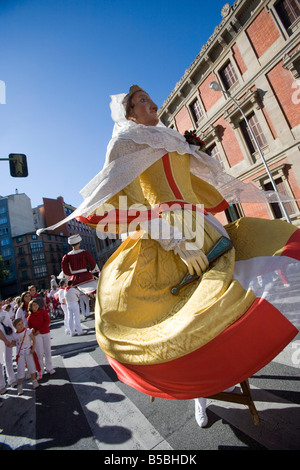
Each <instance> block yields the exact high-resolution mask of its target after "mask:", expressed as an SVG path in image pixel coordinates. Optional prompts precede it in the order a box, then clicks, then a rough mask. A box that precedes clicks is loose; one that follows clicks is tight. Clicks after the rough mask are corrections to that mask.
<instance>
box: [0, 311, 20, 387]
mask: <svg viewBox="0 0 300 470" xmlns="http://www.w3.org/2000/svg"><path fill="white" fill-rule="evenodd" d="M9 329H10V331H9ZM0 330H1V331H2V332H3V333H4V335H5V337H6V339H7V340H8V341H9V342H10V341H12V339H13V332H14V329H13V323H12V321H11V319H10V305H9V304H6V305H5V306H4V309H3V310H2V311H1V312H0ZM4 366H5V371H6V377H7V382H8V385H9V387H15V386H16V385H17V382H16V378H15V373H14V366H13V350H12V348H11V347H8V346H5V352H4Z"/></svg>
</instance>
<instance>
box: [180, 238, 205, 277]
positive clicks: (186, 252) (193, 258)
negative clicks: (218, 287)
mask: <svg viewBox="0 0 300 470" xmlns="http://www.w3.org/2000/svg"><path fill="white" fill-rule="evenodd" d="M188 245H189V247H191V244H188ZM195 248H196V247H195ZM176 252H177V253H178V255H179V256H180V258H181V259H182V261H183V262H184V263H185V264H186V265H187V267H188V270H189V273H190V274H191V275H193V274H194V272H196V273H197V274H198V276H201V274H202V272H204V271H205V270H206V269H207V268H208V266H209V262H208V259H207V257H206V255H205V253H204V252H203V251H202V250H200V249H199V248H196V249H194V250H193V249H187V248H186V242H185V241H182V242H181V243H180V245H179V246H178V247H177V249H176Z"/></svg>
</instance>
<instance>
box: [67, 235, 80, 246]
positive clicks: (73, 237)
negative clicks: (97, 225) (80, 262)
mask: <svg viewBox="0 0 300 470" xmlns="http://www.w3.org/2000/svg"><path fill="white" fill-rule="evenodd" d="M81 240H82V238H81V236H80V235H71V236H70V237H69V238H68V243H69V245H76V244H77V243H79V242H81Z"/></svg>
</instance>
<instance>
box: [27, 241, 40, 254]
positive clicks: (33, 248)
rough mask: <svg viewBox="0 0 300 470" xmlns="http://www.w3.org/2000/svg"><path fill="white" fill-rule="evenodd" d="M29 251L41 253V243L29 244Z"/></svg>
mask: <svg viewBox="0 0 300 470" xmlns="http://www.w3.org/2000/svg"><path fill="white" fill-rule="evenodd" d="M30 249H31V251H32V252H33V253H34V252H37V251H43V242H31V243H30Z"/></svg>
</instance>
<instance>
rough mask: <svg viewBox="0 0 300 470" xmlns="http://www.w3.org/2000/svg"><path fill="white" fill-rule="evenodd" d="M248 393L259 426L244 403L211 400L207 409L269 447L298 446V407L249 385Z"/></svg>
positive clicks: (299, 435) (299, 425) (296, 448)
mask: <svg viewBox="0 0 300 470" xmlns="http://www.w3.org/2000/svg"><path fill="white" fill-rule="evenodd" d="M251 393H252V398H253V400H254V403H255V406H256V409H257V411H258V415H259V418H260V424H259V425H258V426H255V425H254V423H253V420H252V417H251V414H250V411H249V412H247V411H246V410H248V407H246V405H240V404H238V403H228V402H221V401H216V400H211V401H208V409H209V410H211V411H212V412H213V413H215V414H216V415H217V416H220V417H221V418H223V419H224V420H225V421H226V422H227V423H229V424H232V425H233V426H234V427H235V428H237V429H239V430H241V431H242V432H244V433H245V434H247V436H249V437H251V438H252V439H254V440H255V441H257V442H258V443H260V444H262V445H263V446H265V447H266V448H267V449H269V450H298V449H300V424H299V423H300V406H299V405H297V404H296V403H291V402H290V401H287V400H284V399H283V398H280V397H279V396H277V395H274V394H272V393H270V392H267V391H266V390H263V389H260V388H257V387H254V386H252V385H251Z"/></svg>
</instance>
